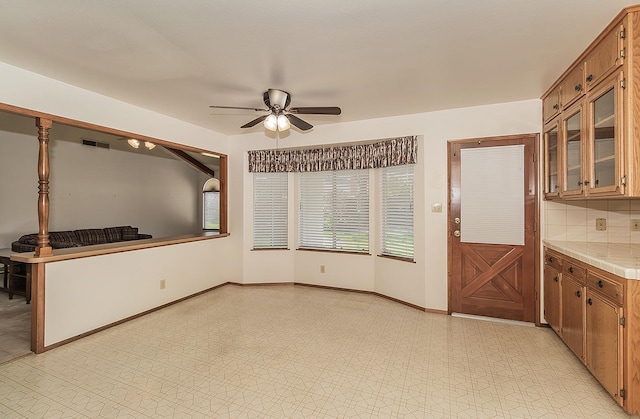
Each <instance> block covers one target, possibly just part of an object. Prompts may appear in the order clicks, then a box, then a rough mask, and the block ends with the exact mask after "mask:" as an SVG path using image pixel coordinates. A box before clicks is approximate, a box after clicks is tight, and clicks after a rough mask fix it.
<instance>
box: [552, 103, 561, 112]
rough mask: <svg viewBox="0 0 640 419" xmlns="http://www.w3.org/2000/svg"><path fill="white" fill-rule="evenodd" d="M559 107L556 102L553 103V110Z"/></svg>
mask: <svg viewBox="0 0 640 419" xmlns="http://www.w3.org/2000/svg"><path fill="white" fill-rule="evenodd" d="M559 108H560V107H559V106H558V104H557V103H556V104H555V105H553V109H554V110H556V111H557V110H558V109H559Z"/></svg>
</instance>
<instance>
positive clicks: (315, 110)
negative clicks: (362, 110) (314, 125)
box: [289, 106, 342, 115]
mask: <svg viewBox="0 0 640 419" xmlns="http://www.w3.org/2000/svg"><path fill="white" fill-rule="evenodd" d="M289 112H291V113H296V114H299V115H310V114H317V115H340V114H341V113H342V109H340V108H339V107H337V106H306V107H298V108H291V109H289Z"/></svg>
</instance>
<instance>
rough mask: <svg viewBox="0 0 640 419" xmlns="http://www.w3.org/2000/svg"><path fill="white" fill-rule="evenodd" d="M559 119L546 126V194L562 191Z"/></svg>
mask: <svg viewBox="0 0 640 419" xmlns="http://www.w3.org/2000/svg"><path fill="white" fill-rule="evenodd" d="M558 132H559V129H558V120H557V119H555V120H553V121H552V122H550V123H548V124H547V125H545V127H544V179H545V181H544V195H545V198H553V197H557V196H558V195H559V193H560V186H559V185H560V176H559V174H560V170H559V167H560V147H559V143H558Z"/></svg>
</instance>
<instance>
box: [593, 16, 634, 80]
mask: <svg viewBox="0 0 640 419" xmlns="http://www.w3.org/2000/svg"><path fill="white" fill-rule="evenodd" d="M623 30H624V29H623V26H622V23H620V25H618V26H616V27H615V29H613V30H612V31H611V32H609V33H608V34H607V35H606V36H605V37H604V38H603V39H602V40H601V41H600V43H598V45H597V46H596V47H595V48H594V49H593V51H591V52H590V53H589V55H587V58H586V59H585V73H584V74H585V81H586V83H587V87H589V88H590V87H592V86H595V85H596V84H597V83H598V82H599V81H600V80H601V79H602V78H603V77H604V76H606V75H607V73H608V72H609V71H610V70H612V69H613V68H615V67H617V66H619V65H621V64H622V62H623V60H624V55H625V52H623V46H622V44H623V43H622V41H623V40H622V39H621V38H620V35H621V32H622V31H623Z"/></svg>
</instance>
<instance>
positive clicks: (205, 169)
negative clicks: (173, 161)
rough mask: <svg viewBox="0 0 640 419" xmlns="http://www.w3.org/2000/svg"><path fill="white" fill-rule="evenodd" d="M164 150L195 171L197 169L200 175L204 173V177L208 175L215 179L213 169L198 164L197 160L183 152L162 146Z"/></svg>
mask: <svg viewBox="0 0 640 419" xmlns="http://www.w3.org/2000/svg"><path fill="white" fill-rule="evenodd" d="M164 148H165V149H166V150H167V151H169V152H171V153H172V154H173V155H174V156H176V157H178V158H179V159H182V160H184V161H186V162H187V163H189V164H190V165H191V166H193V167H195V168H196V169H198V170H199V171H201V172H202V173H204V174H206V175H209V176H211V177H215V174H214V171H213V169H210V168H209V167H207V166H206V165H204V164H203V163H200V162H199V161H198V160H196V159H194V158H193V157H191V156H190V155H189V154H187V153H186V152H185V151H182V150H178V149H177V148H171V147H167V146H164Z"/></svg>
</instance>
